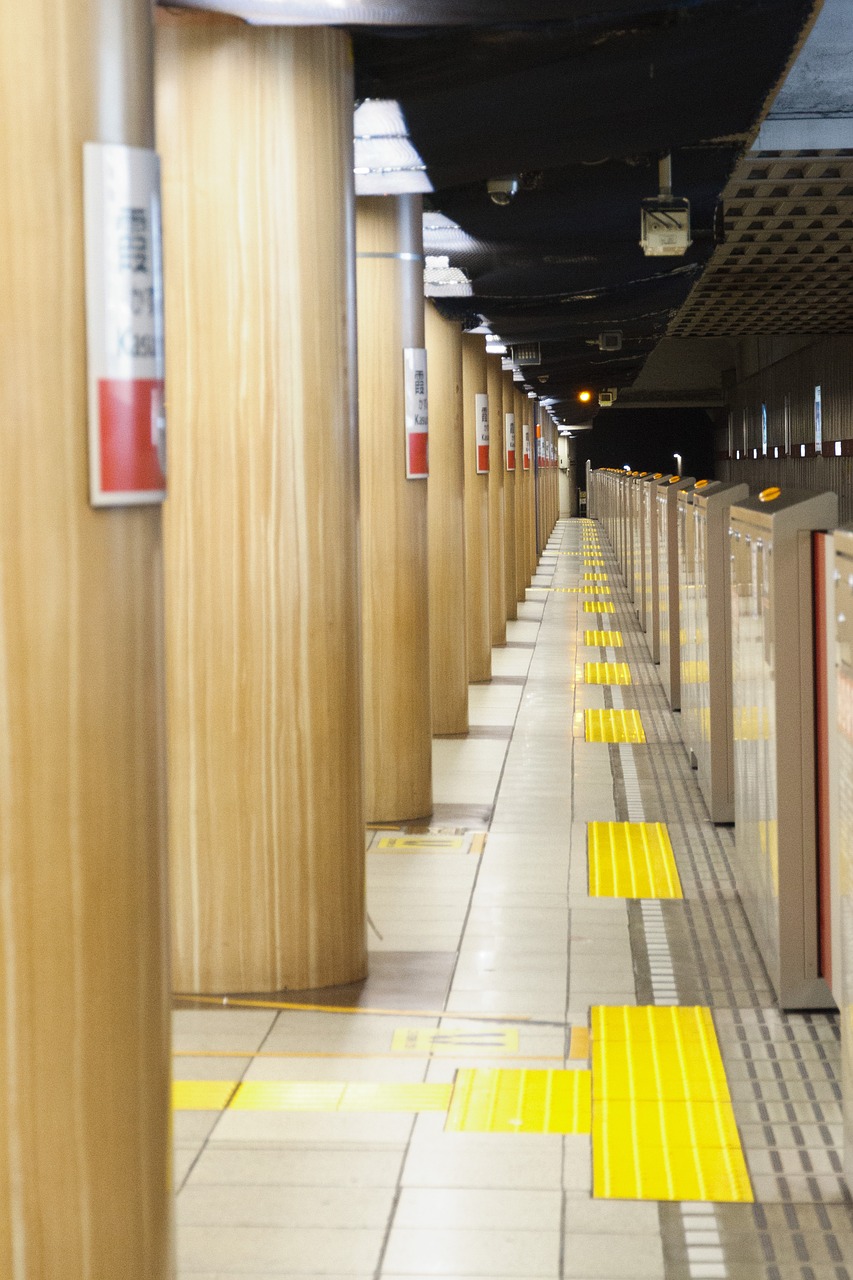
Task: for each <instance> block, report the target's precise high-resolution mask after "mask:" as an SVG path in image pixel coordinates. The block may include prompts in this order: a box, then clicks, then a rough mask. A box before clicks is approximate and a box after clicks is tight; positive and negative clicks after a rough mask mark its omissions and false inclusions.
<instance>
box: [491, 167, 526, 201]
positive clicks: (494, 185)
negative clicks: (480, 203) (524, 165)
mask: <svg viewBox="0 0 853 1280" xmlns="http://www.w3.org/2000/svg"><path fill="white" fill-rule="evenodd" d="M518 186H519V181H518V175H517V174H509V175H508V176H507V177H505V178H489V181H488V182H487V183H486V190H487V191H488V193H489V199H490V200H491V201H492V203H493V204H509V202H510V200H512V199H513V197H514V196H516V195H518Z"/></svg>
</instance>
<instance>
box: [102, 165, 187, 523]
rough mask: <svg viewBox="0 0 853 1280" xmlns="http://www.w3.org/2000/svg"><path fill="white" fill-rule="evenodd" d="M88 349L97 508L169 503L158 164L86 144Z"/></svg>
mask: <svg viewBox="0 0 853 1280" xmlns="http://www.w3.org/2000/svg"><path fill="white" fill-rule="evenodd" d="M83 167H84V180H85V215H86V344H87V363H88V383H89V497H90V501H91V503H92V505H93V506H96V507H108V506H130V505H139V504H142V503H152V502H162V500H163V498H164V497H165V496H166V415H165V408H164V404H165V398H164V383H163V371H164V343H163V268H162V250H161V243H162V233H161V225H160V222H161V220H160V162H159V159H158V157H157V155H156V153H155V152H153V151H148V150H146V149H144V148H141V147H125V146H119V145H112V144H101V143H86V145H85V147H84V156H83Z"/></svg>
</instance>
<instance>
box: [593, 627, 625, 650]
mask: <svg viewBox="0 0 853 1280" xmlns="http://www.w3.org/2000/svg"><path fill="white" fill-rule="evenodd" d="M583 642H584V644H587V645H592V646H593V647H594V648H596V649H608V648H609V649H622V648H623V647H624V646H623V642H622V632H621V631H585V632H584V633H583Z"/></svg>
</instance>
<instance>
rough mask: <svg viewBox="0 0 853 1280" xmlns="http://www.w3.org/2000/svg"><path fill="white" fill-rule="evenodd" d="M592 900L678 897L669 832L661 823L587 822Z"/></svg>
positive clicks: (678, 888) (678, 886) (677, 884)
mask: <svg viewBox="0 0 853 1280" xmlns="http://www.w3.org/2000/svg"><path fill="white" fill-rule="evenodd" d="M586 832H587V856H588V859H589V892H590V896H591V897H593V898H682V897H683V896H684V894H683V893H682V889H681V880H680V879H679V875H678V868H677V867H676V865H675V857H674V856H673V852H672V844H671V843H670V839H669V832H668V831H667V829H666V826H665V824H664V823H662V822H589V823H587V828H586Z"/></svg>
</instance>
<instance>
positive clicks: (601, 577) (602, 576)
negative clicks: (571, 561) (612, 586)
mask: <svg viewBox="0 0 853 1280" xmlns="http://www.w3.org/2000/svg"><path fill="white" fill-rule="evenodd" d="M583 580H584V582H609V581H610V579H609V578H608V576H607V574H606V573H585V574H584V575H583Z"/></svg>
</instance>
